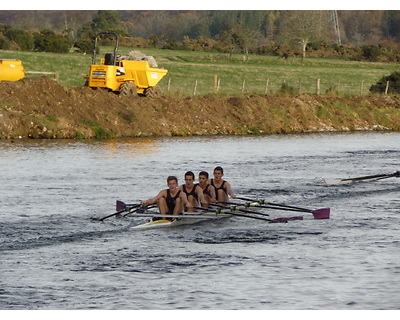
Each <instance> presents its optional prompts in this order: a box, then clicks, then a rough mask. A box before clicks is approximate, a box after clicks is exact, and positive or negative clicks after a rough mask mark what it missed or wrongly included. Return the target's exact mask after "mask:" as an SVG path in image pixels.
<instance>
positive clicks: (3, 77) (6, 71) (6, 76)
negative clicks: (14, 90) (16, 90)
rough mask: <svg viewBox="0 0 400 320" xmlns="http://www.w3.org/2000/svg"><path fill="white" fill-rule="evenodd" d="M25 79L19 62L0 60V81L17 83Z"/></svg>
mask: <svg viewBox="0 0 400 320" xmlns="http://www.w3.org/2000/svg"><path fill="white" fill-rule="evenodd" d="M24 77H25V70H24V67H23V66H22V62H21V60H14V59H0V81H18V80H21V79H23V78H24Z"/></svg>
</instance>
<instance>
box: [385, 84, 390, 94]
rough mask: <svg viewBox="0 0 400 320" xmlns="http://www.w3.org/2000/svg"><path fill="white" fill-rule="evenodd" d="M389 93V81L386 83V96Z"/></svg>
mask: <svg viewBox="0 0 400 320" xmlns="http://www.w3.org/2000/svg"><path fill="white" fill-rule="evenodd" d="M388 91H389V81H386V88H385V95H387V94H388Z"/></svg>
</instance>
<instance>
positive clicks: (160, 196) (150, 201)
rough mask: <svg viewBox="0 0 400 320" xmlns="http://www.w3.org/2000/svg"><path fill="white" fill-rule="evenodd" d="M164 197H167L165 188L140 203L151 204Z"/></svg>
mask: <svg viewBox="0 0 400 320" xmlns="http://www.w3.org/2000/svg"><path fill="white" fill-rule="evenodd" d="M163 197H164V198H166V197H167V191H166V190H161V191H160V192H159V193H158V195H156V196H155V197H154V198H150V199H148V200H145V201H142V202H141V203H140V204H142V205H143V204H153V203H157V202H158V200H160V199H161V198H163Z"/></svg>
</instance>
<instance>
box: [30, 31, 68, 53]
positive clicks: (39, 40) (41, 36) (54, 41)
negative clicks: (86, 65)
mask: <svg viewBox="0 0 400 320" xmlns="http://www.w3.org/2000/svg"><path fill="white" fill-rule="evenodd" d="M33 38H34V43H35V50H37V51H45V52H55V53H67V52H68V51H69V49H70V47H71V46H72V43H71V41H69V40H68V39H67V38H66V37H65V36H62V35H60V34H56V33H55V32H53V31H52V30H49V29H44V30H42V31H40V32H39V33H35V34H34V36H33Z"/></svg>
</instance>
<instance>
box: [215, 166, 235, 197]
mask: <svg viewBox="0 0 400 320" xmlns="http://www.w3.org/2000/svg"><path fill="white" fill-rule="evenodd" d="M213 175H214V179H211V185H212V186H214V188H215V195H216V199H217V201H219V202H227V201H228V200H229V196H230V197H231V198H233V199H235V198H236V195H235V194H234V193H233V191H232V187H231V185H230V183H229V182H227V181H225V180H224V179H222V177H223V176H224V169H222V167H220V166H218V167H215V169H214V172H213Z"/></svg>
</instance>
